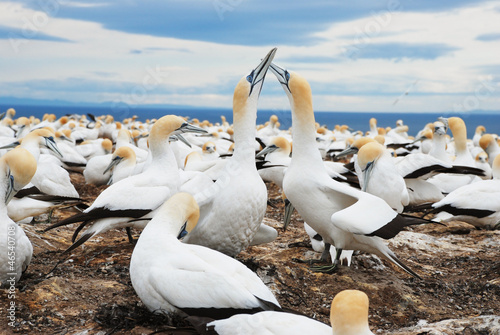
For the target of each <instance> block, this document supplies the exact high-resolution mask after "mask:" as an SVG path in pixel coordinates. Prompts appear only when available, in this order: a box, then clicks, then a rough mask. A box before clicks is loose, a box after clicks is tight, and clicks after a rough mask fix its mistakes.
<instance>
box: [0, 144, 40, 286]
mask: <svg viewBox="0 0 500 335" xmlns="http://www.w3.org/2000/svg"><path fill="white" fill-rule="evenodd" d="M35 171H36V160H35V158H34V157H33V155H32V154H31V153H30V152H28V151H27V150H25V149H23V148H16V149H14V150H11V151H9V152H8V153H6V154H5V155H3V156H2V157H1V158H0V235H1V236H2V238H1V239H0V287H3V286H4V285H9V286H10V285H15V283H16V282H17V281H18V280H19V278H21V274H22V273H23V272H24V271H25V270H26V268H27V267H28V265H29V263H30V261H31V256H32V254H33V246H32V245H31V242H30V240H29V239H28V237H26V234H25V233H24V231H23V229H22V228H21V227H19V226H18V225H17V224H16V223H14V221H12V220H11V219H10V218H9V216H8V215H7V204H8V203H9V201H10V200H11V199H12V197H13V196H14V194H15V193H16V192H17V191H19V190H20V189H22V188H23V187H24V186H25V185H27V184H28V183H29V182H30V180H31V178H32V177H33V175H34V174H35Z"/></svg>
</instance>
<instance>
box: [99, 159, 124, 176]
mask: <svg viewBox="0 0 500 335" xmlns="http://www.w3.org/2000/svg"><path fill="white" fill-rule="evenodd" d="M122 160H123V157H120V156H116V157H115V158H113V159H112V160H111V162H110V163H109V165H108V167H107V168H106V169H105V170H104V172H103V173H102V174H103V175H105V174H106V172H108V171H109V170H110V169H111V168H112V167H114V166H117V165H118V164H120V163H121V161H122Z"/></svg>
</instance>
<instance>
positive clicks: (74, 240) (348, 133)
mask: <svg viewBox="0 0 500 335" xmlns="http://www.w3.org/2000/svg"><path fill="white" fill-rule="evenodd" d="M276 51H277V50H276V48H275V49H272V50H271V51H270V52H269V53H268V54H267V55H266V56H265V57H264V58H263V59H262V60H261V62H260V63H259V64H258V65H257V66H256V67H255V68H254V69H253V70H251V71H250V72H249V73H247V74H245V75H244V76H243V77H242V78H241V80H240V81H239V82H238V83H236V87H235V89H234V97H233V123H232V124H229V123H228V122H227V121H226V119H225V117H223V116H222V117H221V122H220V123H217V124H211V123H210V122H208V121H203V122H200V121H199V120H197V119H189V118H186V117H180V116H177V115H165V116H163V117H161V118H158V119H154V120H147V121H145V122H141V121H139V120H138V118H137V117H132V118H127V119H124V120H121V121H116V120H114V119H113V117H111V116H93V115H90V114H89V115H88V117H87V116H85V115H67V116H63V117H60V118H56V117H55V116H54V115H45V116H44V118H43V120H41V121H40V120H38V119H36V118H34V117H31V118H26V117H17V118H16V115H15V110H13V109H9V110H7V111H6V112H5V113H4V115H3V118H2V120H1V121H0V122H1V126H0V132H1V134H0V135H1V137H0V141H1V142H0V146H1V149H0V155H1V157H0V178H1V186H0V187H1V191H0V197H2V199H1V200H2V201H0V206H1V215H2V220H1V221H0V225H1V230H0V231H1V239H0V279H1V285H2V289H4V291H5V297H3V298H2V299H3V300H2V303H3V302H5V304H6V307H7V308H5V312H3V313H4V314H3V315H2V318H3V319H4V321H5V320H7V323H8V325H7V326H6V327H4V329H7V331H12V332H15V331H16V329H18V328H19V327H22V325H23V316H22V315H20V313H21V311H24V312H23V315H30V313H36V312H37V311H36V309H37V308H38V309H40V308H43V304H38V303H37V304H35V303H33V304H30V303H29V302H28V306H29V307H28V309H29V311H28V312H29V313H27V311H26V307H23V306H20V305H21V302H19V300H20V299H21V300H22V296H23V294H24V292H33V291H37V290H39V289H38V288H35V287H30V283H32V284H39V283H42V284H43V282H44V281H47V282H48V281H51V280H53V279H54V273H55V272H56V271H58V270H57V266H63V265H60V264H70V263H71V262H76V260H78V259H79V258H80V259H82V258H85V265H86V266H89V267H90V265H91V263H92V261H93V259H94V257H96V256H93V257H91V258H89V255H90V254H89V252H92V250H91V249H92V248H95V247H96V245H97V246H99V245H101V246H102V248H104V249H101V251H100V253H103V252H104V250H106V248H110V247H112V245H113V243H115V242H114V241H113V240H110V238H109V236H110V234H111V233H113V234H114V236H118V235H119V236H121V235H123V237H124V238H123V239H122V241H123V243H122V245H126V246H127V247H126V248H124V249H125V250H120V249H116V248H115V249H112V252H108V253H107V256H106V257H108V259H112V258H113V257H115V256H116V255H117V254H120V253H121V254H122V255H123V256H124V257H126V259H127V264H126V266H125V267H124V269H125V270H126V273H124V274H123V278H122V279H123V280H122V282H121V283H120V285H119V286H120V287H114V286H113V287H108V288H109V289H110V290H116V292H114V293H113V296H115V297H116V298H114V299H116V300H119V296H120V295H122V293H121V291H123V290H126V289H128V290H129V292H130V291H131V292H133V294H134V295H135V297H136V298H137V300H139V301H140V305H141V306H143V308H144V309H146V310H147V313H149V314H150V315H151V316H154V315H162V316H167V317H169V319H168V320H174V319H175V320H181V323H182V324H183V325H184V326H183V327H182V329H180V328H179V329H177V328H176V327H173V326H172V325H170V326H172V327H170V328H169V331H172V333H175V334H177V333H176V332H175V331H179V334H181V333H182V334H337V335H341V334H342V335H347V334H353V335H354V334H357V335H363V334H373V333H372V332H376V330H377V327H374V326H371V325H370V321H369V319H370V316H375V315H378V317H379V318H380V314H378V311H374V310H373V307H370V309H372V310H370V309H369V297H370V299H374V300H379V299H378V297H377V296H378V294H379V293H377V291H376V290H373V287H374V286H373V285H375V284H376V283H365V284H363V285H356V275H357V274H358V273H363V272H364V273H370V272H372V273H379V274H380V273H382V275H379V278H380V279H381V278H382V277H388V276H390V277H391V278H396V279H393V280H399V283H401V282H403V281H406V282H407V283H411V284H412V285H414V286H418V285H421V283H425V282H426V281H428V280H429V279H430V278H429V277H430V276H429V274H428V273H429V272H428V271H426V269H428V268H429V265H428V264H432V262H433V261H435V260H436V259H439V258H440V257H443V255H440V249H441V250H442V251H443V252H445V247H442V248H439V247H437V248H436V245H438V244H439V243H441V244H442V245H445V243H447V242H444V241H441V242H439V240H438V239H436V238H435V239H434V240H433V241H429V238H431V237H432V236H431V237H429V235H425V234H422V233H418V231H419V229H426V230H427V231H431V232H432V231H439V230H441V231H443V230H446V228H447V227H450V225H453V223H454V222H457V221H460V222H461V223H462V225H465V226H467V227H469V228H467V229H468V232H470V231H481V232H484V233H485V234H489V233H491V235H483V236H489V237H487V238H490V239H491V240H497V239H498V235H495V234H494V230H496V229H499V228H500V155H499V153H500V147H499V139H498V136H497V135H495V134H489V133H487V132H486V129H485V127H482V126H480V127H478V128H477V129H476V133H475V135H474V137H473V138H472V139H468V138H467V133H466V125H465V123H464V121H463V120H462V119H461V118H459V117H449V118H440V119H439V120H430V121H431V122H430V123H428V124H427V125H426V126H425V128H424V129H421V130H420V131H418V134H417V135H416V136H415V137H411V136H408V130H409V129H408V126H407V125H404V124H403V122H402V121H398V122H397V124H396V126H395V127H394V128H391V129H385V128H380V127H377V121H376V120H375V119H371V120H370V123H369V125H367V127H368V126H369V130H368V131H366V132H361V131H354V130H352V129H350V128H349V127H348V126H345V125H339V126H337V127H335V129H327V128H326V127H324V126H320V125H319V124H317V123H316V122H315V118H314V109H313V92H312V91H311V88H310V85H309V83H308V81H307V79H306V78H305V77H303V76H301V75H300V74H298V73H295V72H293V71H289V70H287V69H285V68H284V67H282V66H279V65H277V64H276V63H274V61H273V60H274V57H275V55H276ZM256 63H257V62H256ZM268 72H271V74H270V76H271V77H275V78H272V79H268V80H276V79H277V80H278V82H279V83H280V84H281V87H282V89H283V93H284V94H285V95H286V96H287V97H288V99H289V102H290V111H291V119H292V127H291V129H287V130H286V129H280V125H279V120H278V118H277V117H276V116H275V115H273V116H272V117H271V118H270V120H269V122H267V123H266V124H264V125H257V124H256V118H257V106H258V100H259V95H260V93H261V90H262V88H263V84H264V79H265V78H266V74H268ZM75 176H79V178H84V181H85V184H86V186H85V187H86V188H87V189H89V188H92V189H94V190H99V194H97V196H96V197H94V198H92V199H91V200H90V201H89V199H84V198H83V197H82V195H81V194H79V192H78V191H77V189H76V188H75V185H74V180H75ZM271 188H272V189H273V190H274V191H273V195H272V196H271V192H270V191H269V195H268V190H271ZM272 207H274V208H278V210H277V211H279V212H280V214H279V216H278V217H276V216H275V217H274V219H270V218H269V217H268V215H266V211H268V210H269V208H272ZM53 212H54V213H55V212H57V213H64V218H62V219H61V218H60V215H59V216H55V215H53ZM275 212H276V211H275ZM42 217H43V218H47V219H48V220H47V221H45V222H42V221H41V220H40V218H42ZM292 220H293V222H294V224H293V225H292V226H294V227H292V226H289V223H290V222H291V221H292ZM278 221H281V222H278ZM64 229H66V231H67V230H70V231H71V232H72V236H71V235H68V236H66V237H65V238H66V239H67V241H66V242H67V247H66V248H63V249H59V250H53V252H52V257H54V258H56V259H58V260H59V261H58V263H57V264H56V266H55V267H54V268H53V269H51V270H50V271H49V272H48V273H30V272H31V271H32V270H31V268H30V266H29V265H30V262H31V261H32V260H33V259H34V258H36V257H37V252H36V248H35V251H34V248H33V244H36V245H40V244H43V243H44V242H43V241H44V239H46V240H47V241H48V239H47V238H48V236H52V237H53V236H57V235H58V234H61V232H62V231H63V230H64ZM287 229H288V230H287ZM290 229H293V230H294V231H295V232H298V234H299V235H300V236H299V239H300V240H301V241H303V242H302V243H303V244H304V243H305V245H306V246H305V247H304V246H302V249H301V250H305V251H302V252H301V255H302V256H303V257H302V258H301V259H294V260H293V262H292V260H291V259H288V260H287V263H286V264H287V265H286V267H287V269H286V271H287V273H288V274H290V273H292V274H293V273H296V272H295V271H298V269H301V270H302V272H301V273H303V277H306V278H303V277H302V278H300V280H303V281H304V283H305V284H301V285H304V286H303V288H304V290H305V289H306V286H307V285H308V284H307V283H306V282H307V280H308V279H307V278H310V279H311V280H313V279H317V278H322V280H323V281H324V282H328V281H331V282H335V280H338V279H336V278H347V277H350V278H347V279H343V280H344V282H343V283H344V285H338V287H336V288H335V291H334V292H333V291H329V292H324V293H323V295H324V296H325V299H327V304H322V305H321V306H320V305H318V306H310V305H309V307H310V308H309V309H308V310H307V312H308V313H305V312H304V309H303V308H302V307H301V304H300V303H299V304H295V305H293V304H292V305H293V306H292V308H290V304H289V303H288V302H289V300H287V299H283V297H284V295H283V294H280V295H278V293H279V292H278V291H279V290H278V288H277V286H276V285H275V284H274V281H273V273H272V271H268V272H267V273H263V272H262V271H260V272H259V271H253V270H252V269H251V268H252V267H251V266H247V265H249V264H247V263H249V262H250V263H251V261H252V260H255V259H256V258H257V259H259V257H260V259H264V257H266V256H269V255H266V252H265V250H266V249H265V248H266V246H269V245H274V246H278V247H279V248H281V249H283V250H284V251H283V252H284V253H286V252H288V251H287V250H291V249H293V248H294V247H293V246H292V243H289V244H287V243H288V242H289V241H284V240H283V236H287V235H286V234H287V233H288V232H289V230H290ZM464 229H465V228H464ZM25 230H26V232H25ZM125 234H126V235H125ZM448 234H450V235H451V233H449V232H448ZM464 234H465V233H464ZM134 235H135V236H134ZM276 241H280V242H279V243H277V242H276ZM47 243H48V244H50V242H47ZM273 243H274V244H273ZM452 243H456V241H455V242H452ZM492 243H494V242H492ZM431 244H433V245H434V250H435V253H434V254H433V255H432V256H433V257H434V258H435V259H434V260H433V259H431V257H429V259H428V263H427V264H418V262H416V261H415V259H414V258H413V259H412V258H410V259H409V257H407V258H406V259H405V260H404V261H403V260H402V259H401V257H400V256H398V250H402V249H404V248H407V249H408V248H410V249H411V248H413V249H411V250H417V251H415V252H416V253H424V251H425V250H426V249H428V248H430V245H431ZM448 244H450V243H448ZM401 246H403V247H401ZM496 246H497V248H498V244H496ZM52 247H53V246H52ZM464 248H465V247H464ZM122 249H123V248H122ZM469 249H470V248H469ZM108 250H109V249H108ZM268 250H271V249H268ZM470 250H471V251H470V252H474V250H472V249H470ZM497 250H498V249H497ZM259 251H260V252H259ZM250 253H253V254H252V259H250V261H248V258H247V262H246V263H245V264H244V263H243V262H241V260H242V258H241V255H249V254H250ZM469 254H470V253H469ZM428 255H430V254H428ZM290 258H291V257H290ZM109 264H110V265H109V267H110V268H112V267H113V262H110V263H109ZM356 264H357V265H356ZM250 265H251V264H250ZM361 265H364V266H361ZM380 269H382V271H381V270H380ZM496 269H497V270H498V264H497V265H496ZM254 270H255V269H254ZM441 270H442V269H441ZM454 271H461V270H460V269H454ZM346 274H348V276H346ZM497 274H498V272H497ZM276 276H278V277H279V275H277V274H276V273H275V274H274V277H276ZM61 277H62V278H61ZM58 278H59V281H60V282H58V283H59V284H57V283H56V284H54V285H52V286H50V287H58V289H57V290H59V291H57V290H55V291H54V292H52V293H51V294H50V295H48V296H49V297H52V298H53V299H56V300H58V299H59V297H60V296H61V294H58V293H57V292H61V290H63V288H61V287H63V286H64V285H63V284H62V283H68V282H71V281H72V280H77V279H78V278H77V274H74V273H71V271H64V272H59V274H58ZM372 278H377V277H372ZM28 279H31V280H28ZM97 280H98V279H97V278H95V279H92V280H90V282H92V281H96V282H97ZM297 280H299V278H298V279H297ZM381 280H382V279H381ZM346 283H351V284H350V285H347V284H346ZM390 284H393V285H394V286H396V285H401V284H397V283H394V282H391V283H390ZM390 284H389V287H390ZM498 284H499V283H498V280H497V281H496V282H495V281H493V282H492V284H491V285H496V287H497V288H498ZM61 285H62V286H61ZM65 285H66V284H65ZM67 285H70V284H67ZM99 285H104V286H106V282H101V284H99ZM108 286H109V285H108ZM328 287H330V286H328ZM353 288H356V289H353ZM321 289H322V288H321V287H317V288H316V290H317V291H321ZM299 290H302V288H299ZM364 290H366V291H367V292H368V293H369V294H368V295H367V294H366V293H365V292H363V291H364ZM389 290H390V289H389ZM49 291H50V290H49ZM497 291H498V290H497ZM304 292H306V291H304ZM38 293H39V294H41V293H40V292H38ZM380 294H381V293H380ZM437 294H439V292H437ZM45 296H47V295H45ZM91 296H92V295H91V294H89V297H91ZM303 298H304V299H306V300H307V297H303ZM16 299H17V300H16ZM89 299H90V298H89ZM496 299H497V301H498V298H496ZM71 300H72V296H71V295H70V296H64V297H61V301H60V304H63V305H64V306H67V307H66V308H71V307H70V306H68V305H73V306H72V308H77V306H74V304H73V303H72V302H71ZM24 303H25V304H26V303H27V302H24ZM44 303H50V302H49V301H47V299H45V302H44ZM386 303H387V304H391V303H393V302H390V301H386ZM399 303H402V302H399ZM412 303H413V302H411V301H410V302H408V304H412ZM443 303H444V302H443ZM107 306H111V305H110V304H108V305H107ZM377 306H378V307H377V308H378V309H380V308H382V306H381V304H380V303H379V304H378V305H377ZM4 307H5V306H2V308H4ZM389 307H390V306H387V308H389ZM497 307H498V305H497ZM23 308H24V309H23ZM462 308H467V307H466V306H462ZM325 310H327V311H328V313H325ZM496 312H498V309H497V310H496ZM320 313H321V314H323V315H325V314H328V317H329V320H328V317H326V318H321V320H319V319H320V318H318V317H316V316H318V315H319V314H320ZM399 313H400V316H399V317H400V318H402V319H405V318H406V319H407V320H410V319H409V318H410V317H411V316H410V315H405V308H404V307H403V308H400V312H399ZM76 314H78V311H77V312H76ZM492 314H493V316H491V318H492V319H491V320H490V321H491V322H493V323H495V324H496V325H497V326H498V324H499V323H500V320H499V319H498V318H497V317H495V316H494V314H495V313H492ZM497 315H498V314H497ZM63 318H64V316H63ZM88 318H89V319H92V318H93V316H91V315H89V316H88ZM325 319H326V320H325ZM328 321H329V322H328ZM417 321H418V320H414V319H412V320H411V322H409V323H408V324H413V325H415V324H416V323H417ZM34 322H35V323H36V321H34ZM420 323H422V322H420ZM165 326H169V325H165ZM370 328H371V330H370ZM19 329H20V328H19ZM496 329H497V330H498V329H500V328H498V327H497V328H496ZM115 330H116V329H115ZM52 331H53V333H58V331H57V330H55V329H53V330H52ZM94 331H95V332H92V331H90V332H89V333H97V330H95V329H94ZM46 332H51V328H50V327H48V326H47V328H46ZM111 333H112V332H111Z"/></svg>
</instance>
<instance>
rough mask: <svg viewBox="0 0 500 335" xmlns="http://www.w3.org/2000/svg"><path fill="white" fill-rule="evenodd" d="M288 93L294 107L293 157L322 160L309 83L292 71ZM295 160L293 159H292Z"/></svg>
mask: <svg viewBox="0 0 500 335" xmlns="http://www.w3.org/2000/svg"><path fill="white" fill-rule="evenodd" d="M288 84H289V87H290V92H291V94H289V95H288V98H289V100H290V106H291V108H292V135H293V155H292V157H297V156H298V157H308V158H309V159H315V160H316V161H317V160H319V161H322V159H321V154H320V152H319V150H318V147H317V145H316V125H315V124H316V123H315V119H314V110H313V105H312V93H311V87H310V86H309V83H308V82H307V81H306V80H305V79H304V78H302V77H301V76H299V75H298V74H296V73H293V72H292V73H291V75H290V81H289V83H288ZM292 161H293V159H292Z"/></svg>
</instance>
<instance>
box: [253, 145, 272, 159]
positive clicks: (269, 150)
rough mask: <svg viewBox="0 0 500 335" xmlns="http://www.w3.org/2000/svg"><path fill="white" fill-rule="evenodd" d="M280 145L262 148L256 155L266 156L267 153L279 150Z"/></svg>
mask: <svg viewBox="0 0 500 335" xmlns="http://www.w3.org/2000/svg"><path fill="white" fill-rule="evenodd" d="M277 149H278V147H277V146H275V145H274V144H273V145H270V146H267V147H265V148H264V149H262V150H261V151H260V152H259V153H258V154H257V155H256V156H255V157H264V156H265V155H267V154H269V153H271V152H273V151H275V150H277Z"/></svg>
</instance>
